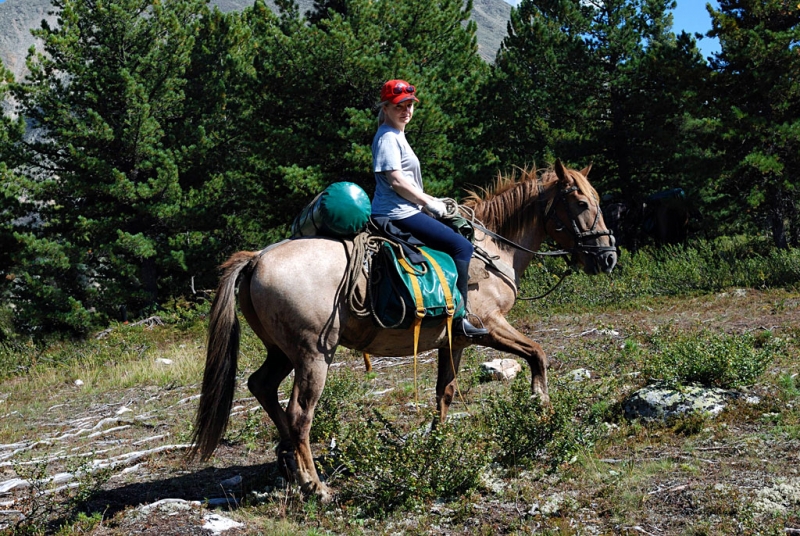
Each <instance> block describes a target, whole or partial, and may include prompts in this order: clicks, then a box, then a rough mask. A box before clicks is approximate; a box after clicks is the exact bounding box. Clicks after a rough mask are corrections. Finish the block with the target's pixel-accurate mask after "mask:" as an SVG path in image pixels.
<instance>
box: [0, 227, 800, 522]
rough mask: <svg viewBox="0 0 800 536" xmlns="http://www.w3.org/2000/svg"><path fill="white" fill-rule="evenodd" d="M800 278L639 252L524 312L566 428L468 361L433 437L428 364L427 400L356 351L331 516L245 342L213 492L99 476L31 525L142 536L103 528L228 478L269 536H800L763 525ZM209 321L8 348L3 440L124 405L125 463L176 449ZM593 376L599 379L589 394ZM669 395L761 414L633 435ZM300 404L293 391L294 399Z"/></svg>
mask: <svg viewBox="0 0 800 536" xmlns="http://www.w3.org/2000/svg"><path fill="white" fill-rule="evenodd" d="M799 260H800V259H798V254H797V252H796V251H794V250H792V251H788V252H775V251H772V250H770V249H769V248H767V247H765V245H764V244H763V242H761V241H750V242H748V241H747V240H744V239H741V238H733V239H724V240H719V241H715V242H713V243H712V242H698V243H696V244H693V245H692V246H690V247H686V248H671V249H665V250H657V251H656V250H645V251H641V252H639V253H637V254H636V255H630V254H629V253H628V252H623V256H622V258H621V259H620V263H621V264H622V270H621V272H620V273H619V274H615V275H614V276H613V278H607V277H605V276H600V277H596V278H589V277H588V276H584V275H580V274H579V275H574V276H571V277H570V278H568V280H567V282H565V284H564V286H563V288H561V289H559V290H557V291H556V292H554V293H553V294H552V295H551V297H548V299H546V300H544V301H540V302H534V303H528V302H524V303H520V304H519V305H518V306H517V308H515V310H514V312H513V314H512V317H511V320H512V322H513V323H514V324H515V325H516V326H517V327H518V328H519V329H520V330H521V331H523V332H525V333H527V334H529V335H530V336H531V337H532V338H534V339H536V340H539V341H540V342H541V344H542V345H543V347H544V348H545V349H546V351H548V352H549V354H550V358H551V368H550V370H549V379H550V394H551V398H552V403H553V407H552V408H551V409H548V408H542V407H540V405H539V404H538V401H537V400H536V399H531V398H530V396H529V395H530V391H529V372H528V370H527V368H526V367H525V368H524V372H523V374H522V375H521V376H520V377H519V378H518V379H517V380H516V381H515V382H513V383H511V384H509V383H499V382H492V383H482V382H481V381H480V377H479V373H478V370H479V366H480V363H481V362H482V361H486V360H489V359H491V358H493V357H496V355H494V354H487V352H486V350H485V349H482V348H480V347H471V348H469V349H467V350H466V351H465V353H464V356H463V358H462V368H461V373H460V375H459V386H460V389H461V396H456V398H455V401H454V404H453V408H452V410H451V416H453V417H452V418H451V419H450V421H449V422H448V424H447V425H446V426H442V427H439V428H437V429H435V430H434V431H433V432H427V431H426V429H427V426H428V424H429V423H430V422H431V421H432V419H433V388H434V385H435V370H434V367H435V365H433V364H431V362H430V361H428V362H425V361H424V359H422V360H421V364H420V366H419V367H418V377H417V382H416V384H417V387H416V389H415V382H414V376H413V368H412V360H411V359H410V358H408V359H407V360H405V361H404V362H403V363H402V364H398V362H395V363H394V365H396V366H392V367H386V368H379V367H376V370H375V371H373V372H372V373H370V374H364V371H363V363H362V360H361V356H360V354H358V353H356V352H351V351H348V350H340V351H339V353H338V355H337V357H336V359H335V360H334V361H335V364H336V366H335V367H332V368H331V370H330V372H329V377H328V383H327V387H326V390H325V391H324V393H323V397H322V399H321V400H320V403H319V406H318V408H317V412H316V417H315V423H314V427H313V428H312V434H313V437H312V439H313V441H314V443H315V444H314V449H315V454H316V455H317V456H318V457H319V458H318V460H319V464H320V470H321V471H322V472H323V474H325V475H326V476H327V478H328V479H329V483H330V484H331V485H332V486H333V487H334V488H335V489H336V490H337V491H338V494H339V495H338V498H337V501H336V502H335V503H333V504H332V505H322V504H319V503H317V502H316V501H314V500H306V499H303V498H302V496H301V495H300V494H299V493H298V491H297V490H296V488H293V487H292V486H289V487H286V486H285V483H283V482H282V481H281V480H280V479H279V478H278V477H277V469H276V467H275V466H274V464H272V460H274V454H273V453H272V447H273V446H274V445H275V444H276V442H277V436H276V432H275V429H274V427H273V426H272V425H271V424H270V423H269V420H268V418H267V417H266V415H265V414H264V412H263V411H261V410H253V408H256V407H257V405H258V404H257V402H256V401H255V400H254V399H252V398H251V395H250V394H249V393H248V392H247V391H246V389H245V388H244V384H245V382H246V378H247V375H248V374H249V373H251V372H252V371H254V370H255V369H256V368H258V367H259V366H260V364H261V362H262V360H263V358H264V352H263V348H262V346H261V343H260V342H259V341H258V339H257V338H256V337H255V335H254V334H253V333H252V331H251V330H249V329H248V328H246V327H245V328H244V329H243V331H242V336H243V339H242V342H241V354H240V360H239V369H240V373H239V376H238V386H239V387H238V389H237V393H236V402H235V406H237V407H239V408H240V409H238V410H237V411H236V412H235V413H234V415H232V416H231V421H230V426H229V428H228V432H227V434H226V438H225V440H224V441H223V445H222V446H221V447H220V448H219V449H218V451H217V453H216V454H215V456H214V458H212V461H211V463H212V464H213V465H212V466H211V469H208V470H209V471H210V472H205V473H204V472H203V471H206V470H207V468H208V467H209V466H207V465H202V464H200V465H187V464H186V463H185V462H184V461H182V459H181V458H180V455H179V454H175V455H171V454H164V455H162V457H159V458H155V459H150V460H148V461H147V462H146V463H145V466H146V467H147V468H148V469H143V471H146V472H145V473H143V474H138V473H134V474H132V475H130V476H127V477H114V478H112V479H111V480H108V479H105V480H104V478H105V477H104V475H100V474H98V475H95V476H93V477H92V478H88V477H86V478H83V479H81V481H80V485H81V486H82V487H81V488H80V490H79V491H78V490H76V491H74V492H69V493H68V494H65V493H64V492H62V493H61V494H59V495H57V496H58V497H59V501H57V502H55V503H54V504H57V505H60V510H59V511H58V512H50V513H47V512H46V511H44V510H43V509H42V507H41V505H42V503H41V501H40V502H39V503H35V504H38V505H39V506H37V508H39V511H40V512H41V513H39V514H36V515H32V516H28V519H30V522H29V526H30V527H31V528H30V529H25V530H27V531H28V533H31V534H34V533H48V532H53V533H58V534H91V533H93V532H98V531H100V528H101V527H102V526H106V527H111V528H113V527H114V526H115V523H116V524H119V527H121V528H120V529H119V530H120V531H121V532H120V533H124V531H125V529H124V527H125V522H124V519H125V515H126V514H125V509H124V508H121V509H119V510H113V509H112V510H108V512H112V513H111V514H104V513H103V512H107V510H106V506H105V505H107V504H108V502H109V501H111V500H112V499H111V498H113V497H115V496H116V495H115V490H121V491H120V492H119V496H120V497H123V498H122V499H119V500H121V501H123V502H125V501H131V500H132V499H131V498H130V497H131V496H134V497H138V496H136V495H135V494H134V490H136V489H138V488H137V485H139V481H143V482H147V481H148V479H149V480H151V481H155V482H156V483H158V485H160V486H162V487H164V489H165V490H164V491H163V492H159V493H163V494H166V495H158V496H159V497H161V496H170V495H169V494H170V493H173V494H174V493H178V494H180V493H188V492H187V491H185V490H186V489H202V490H203V491H202V492H198V493H204V494H212V495H204V496H213V493H216V491H215V489H217V488H218V486H216V485H215V479H222V478H227V477H229V476H233V475H232V474H231V473H230V472H236V473H237V474H241V475H243V476H245V477H246V481H245V483H244V484H243V489H242V490H240V492H239V493H241V495H242V496H243V497H246V500H245V501H244V502H243V505H242V506H241V507H240V508H239V509H238V510H237V511H235V512H232V513H231V515H232V516H233V517H235V518H236V519H237V520H239V521H242V522H244V523H245V524H246V525H247V527H248V533H254V534H258V533H260V534H287V535H294V534H298V535H299V534H307V535H314V534H327V533H346V534H375V533H380V534H384V533H407V534H428V533H430V532H436V531H442V532H454V533H470V534H497V533H520V534H526V533H537V534H583V533H585V532H582V530H583V529H581V527H583V528H591V530H595V529H596V532H597V533H601V534H612V533H614V534H636V533H641V531H645V532H649V533H665V534H780V533H783V529H784V528H786V527H798V528H800V505H798V504H794V505H792V504H789V505H788V509H787V510H786V511H784V512H783V513H765V512H757V511H754V510H753V508H752V507H751V505H750V503H751V502H752V501H750V500H749V499H748V498H749V497H752V496H753V494H754V493H755V491H756V490H758V489H761V488H766V487H769V486H770V485H771V484H772V483H773V482H774V481H777V480H778V479H779V478H783V477H787V478H796V476H797V473H796V452H797V449H798V448H799V447H800V377H799V376H798V373H800V369H799V368H798V359H797V357H798V355H800V328H798V327H797V326H798V325H799V324H798V319H800V295H799V294H798V292H797V289H798V281H800V275H798V271H797V268H796V267H797V266H800V263H798V262H797V261H799ZM551 264H552V263H551V261H546V262H545V263H544V265H542V266H539V267H538V269H537V268H534V269H532V270H530V271H529V273H528V274H527V275H526V279H525V280H524V282H523V292H524V293H529V294H534V293H537V292H540V291H541V290H540V289H544V290H546V285H547V284H550V280H551V279H552V272H553V271H555V270H556V269H557V265H555V264H552V265H551ZM548 272H549V273H548ZM203 314H204V311H202V310H201V311H199V312H198V314H197V315H196V316H194V317H192V316H187V315H186V314H182V315H170V313H169V311H165V313H164V315H163V316H164V319H165V320H166V323H165V325H163V326H153V327H152V329H151V328H147V327H146V326H143V325H142V326H134V325H125V324H115V325H113V326H111V329H110V330H109V331H107V332H106V333H105V334H104V336H103V337H102V338H97V339H95V338H92V339H88V340H86V341H63V340H62V341H58V340H54V341H49V342H47V343H34V342H32V341H31V340H19V339H18V340H12V341H11V342H9V343H7V344H5V346H2V347H1V348H0V379H2V381H1V382H0V400H3V402H2V403H0V413H2V414H4V415H5V417H4V418H3V419H1V420H0V442H2V443H5V444H9V443H15V442H25V441H31V440H32V439H34V438H37V437H41V436H42V434H43V433H45V432H47V433H48V434H50V436H51V437H55V436H57V435H59V434H65V433H67V432H70V431H74V429H75V427H76V426H79V425H75V424H71V423H72V422H73V421H75V419H76V418H77V417H83V416H87V418H86V419H85V421H86V422H87V423H88V424H80V426H86V427H91V426H92V425H94V423H96V422H98V421H99V420H100V419H101V417H102V416H103V415H107V414H114V412H115V411H117V410H118V408H121V407H123V406H125V407H128V408H131V409H133V412H132V413H130V414H124V415H123V416H122V417H120V419H121V420H122V421H124V424H130V426H129V427H128V428H126V429H125V430H122V431H120V432H118V433H117V434H115V435H111V436H109V437H108V438H107V439H108V445H106V448H108V447H109V446H110V448H115V447H114V445H115V444H124V442H125V441H129V442H136V441H140V440H143V439H147V438H149V437H156V436H161V435H164V436H165V438H164V439H163V440H153V442H151V443H147V444H146V445H147V446H157V445H163V444H170V443H182V442H184V441H185V440H186V439H187V438H188V437H189V436H190V432H191V430H190V427H191V422H192V418H193V411H194V402H188V403H181V401H182V400H186V399H189V398H190V397H191V396H192V395H194V394H196V393H197V391H198V388H199V382H200V379H201V378H202V367H203V363H204V346H205V333H204V329H205V322H204V318H203ZM158 359H162V360H163V359H167V360H170V361H171V363H170V364H166V363H164V362H163V361H162V362H159V361H157V360H158ZM577 369H585V370H586V371H588V377H587V376H586V375H585V374H574V372H575V371H576V370H577ZM76 379H80V380H82V381H83V385H82V386H76V385H75V383H74V382H75V380H76ZM653 380H660V381H669V382H673V383H675V384H678V385H681V384H688V383H702V384H705V385H712V386H721V387H725V388H732V389H740V390H742V392H744V393H747V394H749V395H755V396H758V397H759V398H760V402H758V403H757V404H752V403H748V402H745V401H743V400H739V401H735V402H733V403H732V404H731V405H730V407H729V409H728V410H727V411H725V412H723V413H722V414H721V415H720V416H718V417H716V418H713V419H712V418H709V417H708V416H705V415H697V414H692V415H685V416H682V417H679V418H676V419H674V420H672V421H670V422H668V423H660V424H648V423H642V422H637V421H627V420H625V419H624V418H623V417H622V416H621V404H622V401H623V400H624V399H625V397H627V396H628V395H630V394H631V393H632V392H634V391H635V390H637V389H638V388H640V387H641V386H643V385H645V384H646V383H648V382H650V381H653ZM289 388H290V381H287V382H285V383H284V384H283V386H282V389H281V391H282V393H281V398H288V393H289ZM374 393H382V394H379V395H376V394H374ZM417 394H418V396H419V401H420V406H419V409H418V410H417V409H416V408H415V407H413V406H414V404H413V403H414V401H415V398H416V396H417ZM102 408H107V409H106V410H105V412H106V413H101V412H100V409H102ZM131 415H133V416H134V417H137V418H138V417H139V416H141V415H146V416H147V418H146V419H143V420H142V419H137V418H134V417H131ZM81 422H84V421H81ZM53 423H56V424H57V426H53ZM109 426H110V425H109ZM87 435H88V434H83V435H81V436H79V437H75V438H74V439H70V440H68V441H67V440H65V441H51V443H52V444H51V445H44V444H42V445H39V446H37V447H35V448H34V449H32V450H31V451H29V452H28V453H27V455H26V456H27V458H21V457H19V456H16V457H15V459H17V460H27V461H32V460H36V459H40V458H44V457H47V456H53V455H56V454H58V453H72V454H68V456H72V458H69V459H68V460H67V461H66V462H62V461H58V460H57V461H54V462H51V466H50V467H48V471H49V473H50V474H52V472H54V471H57V470H60V469H63V468H65V467H67V465H68V464H70V463H72V464H75V463H78V462H76V459H77V458H78V457H79V456H83V459H84V460H87V459H92V456H91V455H90V454H92V450H91V449H93V448H97V447H96V444H95V443H93V442H91V441H90V440H89V439H88V438H87ZM101 437H102V438H103V439H106V438H105V437H104V436H101ZM115 441H116V442H118V443H115ZM2 452H4V451H3V450H0V453H2ZM112 454H113V452H112V453H109V454H107V456H111V455H112ZM765 460H766V461H765ZM264 464H266V465H264ZM9 467H10V466H9ZM25 467H27V468H28V469H27V471H28V472H30V471H36V470H37V466H36V465H35V464H33V465H26V466H19V467H18V471H16V472H17V473H18V474H25V471H26V469H25ZM226 471H227V472H226ZM793 471H794V472H793ZM13 472H14V471H13V467H11V468H9V469H8V470H7V474H8V475H11V474H13ZM217 472H219V473H220V476H219V477H217V476H216V474H217ZM223 473H224V474H223ZM251 473H252V476H249V475H251ZM194 474H197V476H196V477H193V476H192V475H194ZM187 475H188V476H187ZM184 478H188V480H187V481H184V480H183V479H184ZM201 481H207V487H206V488H204V487H202V485H203V482H201ZM170 486H173V487H170ZM215 486H216V487H215ZM154 489H158V488H154ZM250 492H253V493H252V494H249V493H250ZM148 493H151V492H141V500H142V501H148V500H149V501H152V500H154V498H155V496H150V495H148ZM19 495H21V496H23V497H24V493H22V492H20V493H19ZM98 496H99V497H101V498H102V500H100V502H97V501H98ZM29 499H30V500H31V501H33V500H34V499H36V497H35V496H34V495H30V497H29ZM137 500H139V499H137ZM103 501H105V502H103ZM23 504H24V501H23ZM30 504H31V505H34V502H31V503H30ZM98 504H102V506H96V507H95V506H93V505H98ZM125 504H128V503H125ZM131 506H133V505H131ZM29 513H30V512H29ZM106 515H108V516H109V517H106ZM37 516H38V517H37ZM54 521H55V523H56V524H55V525H53V522H54ZM636 527H638V529H637V528H636ZM587 530H588V529H587ZM166 532H169V531H166ZM98 533H100V532H98Z"/></svg>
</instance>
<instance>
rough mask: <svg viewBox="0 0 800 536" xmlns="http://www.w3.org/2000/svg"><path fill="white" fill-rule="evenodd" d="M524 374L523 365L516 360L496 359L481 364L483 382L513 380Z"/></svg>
mask: <svg viewBox="0 0 800 536" xmlns="http://www.w3.org/2000/svg"><path fill="white" fill-rule="evenodd" d="M520 372H522V365H520V364H519V363H517V361H516V360H515V359H494V360H492V361H487V362H485V363H482V364H481V379H482V380H483V381H492V380H505V381H509V380H513V379H514V378H516V377H517V374H519V373H520Z"/></svg>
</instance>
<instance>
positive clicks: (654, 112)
mask: <svg viewBox="0 0 800 536" xmlns="http://www.w3.org/2000/svg"><path fill="white" fill-rule="evenodd" d="M673 7H674V1H673V0H608V1H603V2H593V1H589V2H587V1H582V0H523V2H521V3H520V5H519V7H518V8H517V9H513V10H512V16H511V21H510V23H509V35H508V37H507V38H506V39H505V41H504V43H503V47H502V49H501V51H500V53H499V55H498V59H497V64H496V68H495V70H494V73H493V81H492V85H491V88H490V92H489V93H488V94H487V106H486V110H487V115H488V116H489V118H488V119H487V121H486V122H487V124H488V125H489V129H488V131H487V132H488V140H489V141H488V142H487V144H488V145H490V146H492V147H497V148H498V149H497V150H498V151H500V152H501V154H500V157H501V159H502V161H503V162H504V163H505V165H512V164H514V163H515V160H516V162H520V161H522V162H525V163H531V162H536V163H542V161H550V160H552V159H553V158H555V157H559V158H562V159H564V160H567V161H572V162H574V163H575V164H578V165H583V164H586V163H589V162H593V165H594V167H593V170H594V171H593V175H594V176H596V177H600V178H601V179H600V181H599V184H600V185H601V186H602V187H603V188H604V189H605V190H618V191H626V192H629V193H630V192H633V191H636V192H638V193H639V194H640V195H644V194H646V193H649V192H651V191H653V190H655V189H658V188H663V187H667V186H670V185H673V186H674V185H676V184H675V182H676V177H675V175H674V174H675V173H676V172H677V171H678V165H677V163H678V161H679V159H680V158H679V156H680V155H681V154H682V148H681V140H682V139H683V136H682V135H681V132H682V130H683V129H684V128H686V127H687V122H688V121H689V118H691V117H693V116H694V115H695V114H696V113H697V109H698V107H699V106H698V105H696V102H697V101H696V100H695V99H694V96H696V95H700V94H701V93H702V92H703V91H704V90H703V87H704V86H703V84H704V80H705V77H706V75H707V71H708V69H707V67H706V66H705V64H704V62H703V61H702V58H701V57H700V54H699V52H698V51H697V48H696V46H695V43H694V39H693V38H691V37H690V36H687V35H685V34H684V35H682V36H680V38H676V37H675V35H674V34H672V33H671V31H670V27H671V15H670V14H669V13H668V11H669V9H671V8H673ZM667 73H670V74H669V75H668V74H667Z"/></svg>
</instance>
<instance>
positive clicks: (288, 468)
mask: <svg viewBox="0 0 800 536" xmlns="http://www.w3.org/2000/svg"><path fill="white" fill-rule="evenodd" d="M278 471H279V472H280V474H281V476H282V477H283V478H285V479H286V481H287V482H294V481H295V480H296V476H297V459H295V457H294V451H288V452H286V451H284V452H278Z"/></svg>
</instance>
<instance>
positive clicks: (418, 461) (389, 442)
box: [340, 409, 489, 517]
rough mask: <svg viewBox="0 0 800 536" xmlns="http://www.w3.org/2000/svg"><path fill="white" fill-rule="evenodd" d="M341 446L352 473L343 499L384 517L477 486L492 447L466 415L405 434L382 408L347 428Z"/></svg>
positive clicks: (345, 482) (345, 465)
mask: <svg viewBox="0 0 800 536" xmlns="http://www.w3.org/2000/svg"><path fill="white" fill-rule="evenodd" d="M340 447H341V456H340V459H341V469H342V470H344V471H346V472H347V474H349V476H348V477H347V478H345V479H344V480H343V481H342V484H341V485H340V495H341V498H342V501H343V502H344V503H345V504H353V505H357V507H358V508H359V509H360V510H359V512H358V513H359V514H360V515H365V516H366V515H369V516H379V517H380V516H382V515H386V514H388V513H390V512H391V511H393V510H395V509H398V508H402V507H413V506H414V505H416V504H420V503H421V502H423V501H426V500H432V499H435V498H440V497H443V498H449V497H455V496H458V495H461V494H465V493H467V492H469V491H471V490H474V489H476V488H477V487H478V485H479V482H480V476H481V473H482V472H483V470H484V468H485V466H486V464H487V463H488V451H489V449H488V448H487V445H486V440H485V438H484V437H483V434H482V433H481V432H480V431H479V430H478V429H477V428H475V427H474V426H470V423H469V422H466V421H465V420H460V421H457V422H455V423H453V422H448V423H445V424H443V425H440V426H437V427H436V428H434V429H432V430H430V431H429V432H423V431H415V432H412V433H403V432H402V431H401V430H399V429H398V428H397V427H396V424H394V423H392V422H391V421H390V420H389V419H387V418H386V417H385V416H383V415H382V414H381V413H380V412H379V411H378V410H377V409H373V415H372V417H371V418H369V419H367V421H366V422H357V423H352V424H350V425H349V426H348V427H347V431H346V433H345V434H344V436H343V439H342V442H341V445H340Z"/></svg>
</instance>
